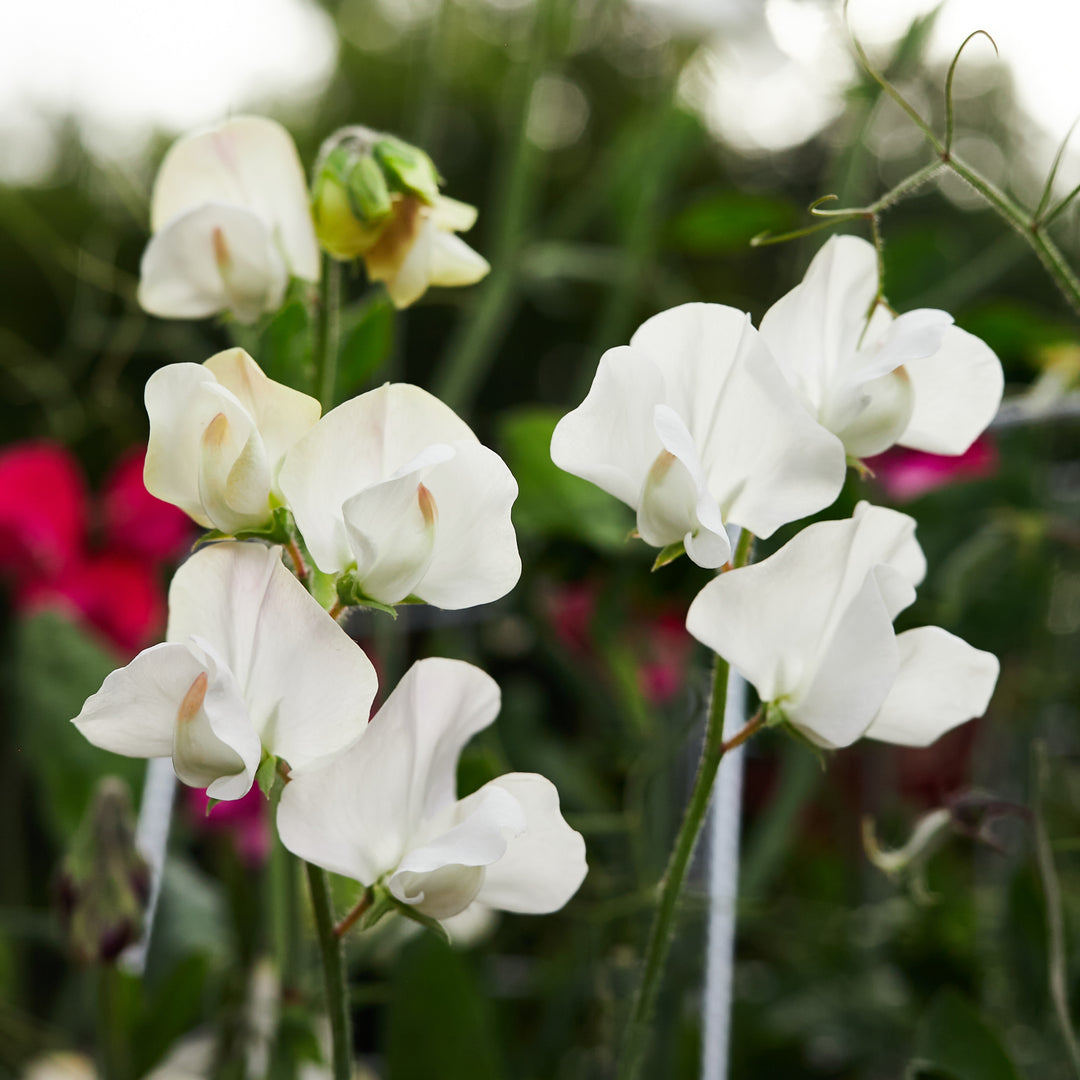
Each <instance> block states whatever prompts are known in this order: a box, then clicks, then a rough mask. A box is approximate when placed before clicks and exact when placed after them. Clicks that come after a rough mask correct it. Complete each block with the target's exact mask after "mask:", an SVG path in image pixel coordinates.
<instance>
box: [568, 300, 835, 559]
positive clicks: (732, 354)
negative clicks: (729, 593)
mask: <svg viewBox="0 0 1080 1080" xmlns="http://www.w3.org/2000/svg"><path fill="white" fill-rule="evenodd" d="M551 457H552V460H553V461H554V462H555V464H556V465H558V466H559V468H561V469H564V470H565V471H566V472H569V473H573V474H574V475H575V476H581V477H583V478H584V479H586V480H590V481H592V483H594V484H596V485H597V486H598V487H600V488H603V490H604V491H607V492H609V493H610V494H612V495H614V496H615V497H616V498H618V499H621V500H622V501H623V502H624V503H626V504H627V505H629V506H631V507H633V508H634V509H635V510H637V528H638V533H639V534H640V535H641V538H642V539H643V540H644V541H645V542H646V543H648V544H652V545H653V546H654V547H659V548H665V547H668V546H669V545H671V544H677V543H680V542H681V543H682V544H684V546H685V548H686V553H687V554H688V555H689V556H690V558H691V559H693V561H694V562H696V563H697V564H698V565H699V566H704V567H710V568H711V567H717V566H722V565H723V564H724V563H725V562H726V561H727V559H728V557H729V555H730V553H731V548H730V545H729V543H728V538H727V534H726V532H725V530H724V525H725V523H727V522H732V523H734V524H737V525H741V526H744V527H746V528H748V529H750V530H751V531H752V532H754V533H756V534H757V535H758V536H770V535H771V534H772V533H773V532H774V531H775V530H776V529H777V528H779V527H780V526H781V525H783V524H785V523H787V522H789V521H795V520H796V519H798V518H801V517H805V516H806V515H807V514H812V513H814V512H816V511H818V510H821V509H823V508H824V507H826V506H828V505H829V504H830V503H831V502H832V501H833V500H834V499H835V498H836V496H837V495H838V494H839V492H840V488H841V486H842V485H843V481H844V472H845V463H844V454H843V450H842V449H841V447H840V446H839V445H838V444H837V442H836V440H835V439H834V438H833V437H832V436H830V435H829V433H828V432H827V431H825V430H824V429H823V428H821V426H820V425H819V424H817V423H816V422H815V421H814V420H813V419H812V418H811V417H810V416H809V415H808V414H807V412H806V410H805V409H804V408H803V406H802V405H801V404H800V402H799V400H798V398H797V397H796V396H795V394H794V393H793V392H792V391H791V389H790V388H789V387H788V385H787V383H786V382H785V380H784V377H783V376H782V375H781V374H780V370H779V368H778V367H777V366H776V362H775V360H773V358H772V356H771V355H770V354H769V350H768V348H767V347H766V345H765V343H764V341H763V339H762V337H761V335H759V334H758V332H757V331H756V330H755V329H754V328H753V326H751V325H750V316H749V315H747V314H745V313H744V312H741V311H737V310H736V309H735V308H731V307H725V306H723V305H720V304H684V305H682V306H681V307H676V308H672V309H671V310H670V311H665V312H662V313H661V314H659V315H655V316H653V317H652V318H651V319H649V320H647V321H646V322H645V323H644V324H642V326H641V327H640V328H639V329H638V330H637V332H636V333H635V334H634V336H633V337H632V338H631V339H630V344H629V346H621V347H619V348H615V349H609V350H608V351H607V352H606V353H604V355H603V356H602V357H601V358H600V365H599V367H598V368H597V372H596V378H595V379H594V380H593V384H592V388H591V389H590V390H589V393H588V396H587V397H586V398H585V400H584V401H583V402H582V403H581V405H579V406H578V407H577V408H576V409H574V410H573V412H571V413H568V414H567V415H566V416H564V417H563V418H562V420H560V421H559V423H558V425H557V426H556V428H555V433H554V435H553V436H552V439H551Z"/></svg>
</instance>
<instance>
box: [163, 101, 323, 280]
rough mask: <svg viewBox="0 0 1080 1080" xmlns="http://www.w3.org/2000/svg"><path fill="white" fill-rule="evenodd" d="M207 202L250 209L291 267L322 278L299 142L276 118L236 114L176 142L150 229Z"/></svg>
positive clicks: (299, 274)
mask: <svg viewBox="0 0 1080 1080" xmlns="http://www.w3.org/2000/svg"><path fill="white" fill-rule="evenodd" d="M208 202H219V203H230V204H233V205H235V206H240V207H246V208H247V209H248V210H250V211H252V212H253V213H255V214H256V215H257V216H259V217H260V218H261V219H262V220H263V221H265V222H266V223H267V224H268V226H269V231H270V233H271V235H272V236H273V238H274V241H275V243H276V244H277V245H279V246H280V248H281V251H282V253H283V254H284V256H285V258H286V259H287V260H288V263H289V267H290V269H291V270H292V272H293V273H294V274H295V275H296V276H297V277H301V278H304V279H305V280H307V281H318V280H319V247H318V241H317V240H316V239H315V229H314V226H313V224H312V221H311V212H310V209H309V204H308V190H307V179H306V177H305V175H304V167H303V165H302V164H301V161H300V155H299V154H298V153H297V151H296V145H295V143H294V142H293V140H292V137H291V136H290V135H289V133H288V132H287V131H286V130H285V129H284V128H283V127H282V126H281V125H280V124H278V123H276V122H275V121H273V120H268V119H266V118H265V117H260V116H235V117H232V118H231V119H229V120H227V121H225V123H223V124H220V125H218V126H217V127H215V128H212V129H210V130H207V131H201V132H195V133H193V134H191V135H187V136H185V137H184V138H182V139H179V140H177V142H175V143H174V144H173V146H172V148H171V149H170V150H169V152H168V153H167V154H166V155H165V158H164V160H163V161H162V163H161V169H160V170H159V172H158V175H157V179H156V181H155V182H154V192H153V196H152V199H151V206H150V224H151V228H152V229H153V231H154V232H155V233H156V232H160V231H161V230H162V229H164V228H165V227H166V226H167V225H168V224H169V222H171V221H172V220H174V219H175V218H176V217H177V216H178V215H180V214H183V213H185V212H187V211H189V210H191V209H193V208H195V207H198V206H201V205H202V204H204V203H208Z"/></svg>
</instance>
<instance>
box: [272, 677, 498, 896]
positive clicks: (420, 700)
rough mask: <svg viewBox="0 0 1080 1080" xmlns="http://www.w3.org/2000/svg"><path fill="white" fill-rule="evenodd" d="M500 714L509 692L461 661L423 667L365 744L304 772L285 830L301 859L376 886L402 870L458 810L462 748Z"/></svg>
mask: <svg viewBox="0 0 1080 1080" xmlns="http://www.w3.org/2000/svg"><path fill="white" fill-rule="evenodd" d="M498 711H499V688H498V686H497V685H496V683H495V680H494V679H492V678H491V677H490V676H488V675H486V674H485V673H484V672H483V671H481V670H480V669H479V668H476V667H473V666H472V665H471V664H466V663H464V662H462V661H460V660H444V659H440V658H433V659H429V660H420V661H418V662H417V663H415V664H413V666H412V667H411V668H410V669H409V670H408V672H407V673H406V674H405V677H404V678H403V679H402V680H401V682H400V683H399V684H398V685H397V687H396V688H395V689H394V692H393V693H392V694H391V695H390V697H389V698H387V700H386V703H385V704H384V705H383V707H382V708H381V709H380V710H379V712H378V713H377V714H376V716H375V717H374V719H373V720H372V721H371V723H370V725H368V730H367V732H366V734H365V735H364V738H363V740H362V743H360V744H357V745H355V746H353V747H350V748H349V749H347V750H346V751H345V752H344V753H342V754H339V755H338V756H337V757H336V758H334V759H332V760H331V761H329V762H327V763H326V764H324V765H323V766H321V767H313V768H311V769H308V770H301V771H299V772H296V773H294V776H293V780H292V782H291V783H290V784H287V785H286V786H285V790H284V791H283V792H282V796H281V804H280V806H279V808H278V816H277V823H278V831H279V832H280V834H281V839H282V842H283V843H284V844H285V846H286V847H287V848H288V849H289V850H290V851H292V852H294V853H295V854H297V855H299V856H300V857H301V858H304V859H307V860H308V861H309V862H314V863H316V864H317V865H319V866H322V867H325V868H326V869H328V870H333V871H335V872H336V873H340V874H345V875H347V876H349V877H353V878H355V879H356V880H358V881H360V882H362V883H363V884H365V885H370V884H372V883H373V882H374V881H376V880H377V879H378V878H379V877H381V876H382V875H383V874H385V873H388V872H390V871H392V870H394V869H395V868H396V867H397V865H398V863H399V862H400V860H401V858H402V857H403V856H404V855H405V853H406V852H407V851H408V850H409V848H410V847H412V846H414V845H413V841H414V839H415V838H416V837H417V836H419V834H420V829H421V827H422V825H423V823H424V822H425V820H430V819H432V818H434V817H436V816H437V815H440V814H442V813H445V812H446V811H447V810H448V809H449V808H450V807H452V806H453V804H454V802H455V797H456V791H457V762H458V757H459V756H460V754H461V750H462V748H463V747H464V746H465V744H466V743H467V742H468V741H469V739H470V738H472V736H473V735H474V734H476V732H478V731H480V730H482V729H483V728H485V727H487V726H488V725H489V724H490V723H491V722H492V721H493V720H494V719H495V716H496V715H497V714H498Z"/></svg>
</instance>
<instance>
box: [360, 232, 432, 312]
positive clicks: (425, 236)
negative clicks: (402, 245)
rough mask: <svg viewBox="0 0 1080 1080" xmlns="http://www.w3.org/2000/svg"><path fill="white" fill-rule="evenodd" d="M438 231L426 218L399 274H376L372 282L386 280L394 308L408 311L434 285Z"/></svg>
mask: <svg viewBox="0 0 1080 1080" xmlns="http://www.w3.org/2000/svg"><path fill="white" fill-rule="evenodd" d="M437 232H438V230H437V229H436V228H435V226H434V225H433V224H432V223H431V221H430V219H425V220H424V221H423V222H422V223H421V225H420V227H419V229H418V230H417V232H416V237H415V238H414V240H413V242H412V246H411V247H410V248H409V250H408V251H407V252H406V254H405V258H404V259H402V261H401V264H400V265H399V266H398V268H397V271H396V272H395V273H392V274H389V275H387V274H386V273H385V272H380V273H377V274H372V275H371V276H372V280H375V281H383V283H384V284H385V285H386V293H387V295H388V296H389V297H390V299H391V300H392V301H393V304H394V307H396V308H406V307H408V306H409V305H410V304H414V303H416V301H417V300H419V299H420V297H421V296H423V295H424V293H426V292H427V289H428V286H429V285H430V284H431V273H432V263H433V259H434V245H435V237H436V233H437Z"/></svg>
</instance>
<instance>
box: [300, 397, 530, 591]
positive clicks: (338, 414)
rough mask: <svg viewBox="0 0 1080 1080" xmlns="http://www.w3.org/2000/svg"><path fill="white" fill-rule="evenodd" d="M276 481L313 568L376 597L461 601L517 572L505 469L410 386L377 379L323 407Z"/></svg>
mask: <svg viewBox="0 0 1080 1080" xmlns="http://www.w3.org/2000/svg"><path fill="white" fill-rule="evenodd" d="M280 483H281V491H282V492H283V494H284V496H285V498H286V500H287V502H288V504H289V507H290V508H291V509H292V512H293V516H294V517H295V519H296V524H297V527H298V528H299V530H300V532H301V533H302V534H303V537H304V542H305V543H306V544H307V548H308V551H309V552H310V553H311V557H312V559H314V561H315V564H316V566H318V568H319V569H320V570H322V571H323V572H324V573H328V574H337V573H342V572H349V573H351V574H352V576H353V577H354V579H355V581H356V583H357V585H358V587H359V590H360V592H361V593H362V595H363V596H365V597H368V598H370V599H372V600H376V601H378V602H379V603H383V604H395V603H398V602H399V601H401V600H404V599H405V598H406V597H407V596H409V595H415V596H417V597H419V598H420V599H421V600H424V601H426V602H427V603H430V604H435V605H436V606H438V607H442V608H463V607H471V606H472V605H474V604H484V603H487V602H489V601H491V600H496V599H498V598H499V597H500V596H503V595H504V594H505V593H507V592H509V591H510V589H512V588H513V587H514V585H515V584H516V583H517V580H518V578H519V577H520V576H521V559H520V557H519V556H518V550H517V538H516V536H515V533H514V527H513V524H512V523H511V521H510V507H511V505H512V504H513V502H514V499H515V498H516V497H517V483H516V482H515V480H514V477H513V475H512V474H511V473H510V470H509V469H508V468H507V467H506V465H505V463H504V462H503V460H502V458H500V457H499V455H498V454H496V453H495V452H494V451H493V450H489V449H488V448H487V447H485V446H481V445H480V442H479V440H478V439H477V438H476V436H475V435H474V434H473V433H472V431H471V430H470V429H469V427H468V425H467V424H466V423H465V422H464V421H463V420H461V419H460V418H459V417H458V416H457V415H456V414H455V413H454V411H453V410H452V409H450V408H449V407H448V406H446V405H444V404H443V403H442V402H441V401H439V399H438V398H435V397H432V395H431V394H429V393H427V391H425V390H421V389H420V388H419V387H418V386H410V385H409V384H407V383H387V384H385V385H384V386H381V387H379V388H378V389H377V390H371V391H369V392H368V393H366V394H361V395H360V396H359V397H356V398H353V399H352V400H351V401H347V402H345V403H344V404H343V405H339V406H338V407H337V408H336V409H333V410H332V411H331V412H329V413H327V414H326V416H324V417H323V418H322V419H321V420H320V421H319V422H318V423H317V424H316V425H315V426H314V427H313V428H312V429H311V431H309V432H308V433H307V435H305V436H304V437H303V438H302V439H301V440H300V441H299V442H298V443H297V444H296V446H294V447H293V449H292V450H291V451H290V452H289V455H288V457H287V458H286V460H285V464H284V465H283V466H282V469H281V477H280Z"/></svg>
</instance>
